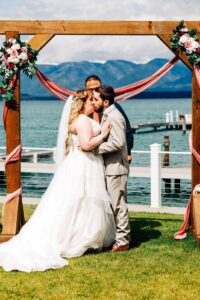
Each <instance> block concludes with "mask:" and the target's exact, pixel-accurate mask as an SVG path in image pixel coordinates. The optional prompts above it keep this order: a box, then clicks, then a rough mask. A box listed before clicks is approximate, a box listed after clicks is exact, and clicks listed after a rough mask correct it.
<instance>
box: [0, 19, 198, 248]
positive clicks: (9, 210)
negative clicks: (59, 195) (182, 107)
mask: <svg viewBox="0 0 200 300" xmlns="http://www.w3.org/2000/svg"><path fill="white" fill-rule="evenodd" d="M178 23H179V21H53V20H52V21H49V20H48V21H43V20H33V21H30V20H16V21H15V20H12V21H11V20H0V34H3V35H4V34H5V35H6V39H8V38H11V37H16V36H18V37H19V36H20V35H34V36H33V37H32V38H31V40H30V41H29V44H30V45H31V47H33V48H35V49H37V50H41V49H42V48H43V47H44V46H45V45H46V44H47V43H48V42H49V41H50V40H51V39H52V38H53V37H54V36H55V35H129V36H132V35H156V36H158V38H159V39H160V40H161V41H162V42H163V43H164V44H165V45H166V46H167V47H168V48H169V49H170V50H171V51H173V50H172V48H171V45H170V38H171V35H172V31H173V29H175V28H176V26H177V25H178ZM185 23H186V25H187V27H188V28H195V29H196V30H197V34H198V35H199V37H200V21H186V22H185ZM133 50H134V49H133ZM176 55H178V56H179V58H180V60H182V61H183V62H184V64H186V65H187V67H188V68H189V69H191V70H192V71H193V67H192V65H191V64H190V63H189V61H188V59H187V57H186V56H185V55H184V54H182V53H178V54H177V53H176ZM14 95H15V104H16V105H15V106H10V107H9V110H8V114H7V120H6V148H7V150H6V152H7V154H8V153H10V152H11V151H12V150H13V149H14V148H15V147H16V146H17V145H18V144H19V143H20V140H21V133H20V78H19V79H18V81H17V85H16V88H15V91H14ZM199 132H200V91H199V89H198V87H197V83H196V79H195V76H194V75H193V77H192V133H193V134H192V136H193V146H194V148H195V149H196V150H197V151H198V152H199V153H200V138H199ZM6 173H7V193H12V192H13V191H14V190H16V189H18V188H19V186H20V181H21V179H20V176H21V175H20V173H21V165H20V162H13V163H10V164H8V165H7V167H6ZM198 183H200V166H199V164H198V163H197V161H196V159H195V158H193V160H192V187H194V186H195V185H196V184H198ZM191 216H192V215H191ZM192 219H193V217H192ZM23 223H24V217H23V206H22V201H21V197H16V198H15V199H14V200H13V201H11V202H10V203H8V204H7V205H6V206H5V210H4V224H3V231H2V235H1V236H0V242H3V241H5V240H8V239H9V238H11V237H12V236H13V235H15V234H16V233H17V232H18V231H19V230H20V228H21V227H22V225H23ZM192 225H193V221H192ZM193 232H194V235H195V229H193ZM195 238H196V239H197V241H198V244H200V237H197V236H195Z"/></svg>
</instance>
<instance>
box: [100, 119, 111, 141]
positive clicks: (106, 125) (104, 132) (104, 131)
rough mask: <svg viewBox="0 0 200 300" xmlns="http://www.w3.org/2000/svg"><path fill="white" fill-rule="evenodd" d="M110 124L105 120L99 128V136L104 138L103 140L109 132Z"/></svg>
mask: <svg viewBox="0 0 200 300" xmlns="http://www.w3.org/2000/svg"><path fill="white" fill-rule="evenodd" d="M111 127H112V126H111V124H110V122H109V121H108V120H107V121H105V123H104V124H103V126H102V128H101V134H102V135H103V136H104V138H106V137H107V136H108V135H109V133H110V130H111Z"/></svg>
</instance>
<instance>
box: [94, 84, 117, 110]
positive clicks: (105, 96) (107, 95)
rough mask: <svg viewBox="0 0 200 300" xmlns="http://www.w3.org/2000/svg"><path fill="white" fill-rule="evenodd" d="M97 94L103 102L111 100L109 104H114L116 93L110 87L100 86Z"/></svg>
mask: <svg viewBox="0 0 200 300" xmlns="http://www.w3.org/2000/svg"><path fill="white" fill-rule="evenodd" d="M95 92H97V93H100V96H101V98H102V100H103V101H104V100H109V104H110V105H111V104H113V103H114V99H115V91H114V89H113V88H112V86H110V85H100V86H99V87H97V88H96V89H95Z"/></svg>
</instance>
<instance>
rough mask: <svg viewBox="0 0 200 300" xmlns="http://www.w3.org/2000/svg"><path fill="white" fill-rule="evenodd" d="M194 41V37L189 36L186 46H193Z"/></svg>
mask: <svg viewBox="0 0 200 300" xmlns="http://www.w3.org/2000/svg"><path fill="white" fill-rule="evenodd" d="M193 42H194V39H193V38H192V37H189V38H188V39H187V41H186V42H185V43H184V47H185V48H191V47H192V44H193Z"/></svg>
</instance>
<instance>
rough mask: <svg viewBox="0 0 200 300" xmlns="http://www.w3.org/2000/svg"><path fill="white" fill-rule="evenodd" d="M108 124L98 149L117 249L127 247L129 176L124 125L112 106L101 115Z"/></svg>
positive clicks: (128, 230) (119, 114)
mask: <svg viewBox="0 0 200 300" xmlns="http://www.w3.org/2000/svg"><path fill="white" fill-rule="evenodd" d="M105 114H107V119H108V120H109V122H110V123H111V126H112V127H111V131H110V134H109V136H108V138H107V141H105V142H103V143H102V144H101V145H100V146H99V147H98V153H99V154H102V155H103V159H104V164H105V174H106V186H107V191H108V194H109V196H110V198H111V204H112V208H113V213H114V217H115V222H116V226H117V233H116V243H117V244H118V245H119V246H124V245H129V242H130V223H129V217H128V208H127V196H126V186H127V177H128V173H129V163H128V153H127V143H126V135H125V132H126V123H125V120H124V117H123V116H122V114H121V113H120V112H119V111H118V110H117V109H116V107H115V105H114V104H112V105H111V106H109V107H108V108H107V109H106V110H105V112H104V115H105Z"/></svg>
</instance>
